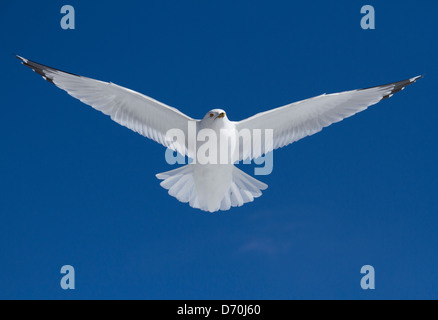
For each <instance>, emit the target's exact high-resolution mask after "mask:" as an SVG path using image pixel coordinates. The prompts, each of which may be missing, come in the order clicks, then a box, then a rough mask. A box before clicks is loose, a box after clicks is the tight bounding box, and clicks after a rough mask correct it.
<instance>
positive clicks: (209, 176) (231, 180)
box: [17, 56, 422, 212]
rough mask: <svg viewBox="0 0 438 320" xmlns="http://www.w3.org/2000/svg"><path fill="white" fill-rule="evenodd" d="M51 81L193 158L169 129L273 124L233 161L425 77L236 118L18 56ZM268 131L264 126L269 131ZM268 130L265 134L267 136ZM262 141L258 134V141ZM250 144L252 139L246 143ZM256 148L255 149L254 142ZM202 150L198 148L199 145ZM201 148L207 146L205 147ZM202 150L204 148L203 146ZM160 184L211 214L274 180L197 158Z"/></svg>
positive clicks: (230, 131) (232, 133) (230, 129)
mask: <svg viewBox="0 0 438 320" xmlns="http://www.w3.org/2000/svg"><path fill="white" fill-rule="evenodd" d="M17 58H18V59H19V60H21V63H22V64H23V65H25V66H26V67H29V68H31V69H32V70H33V71H35V72H36V73H37V74H39V75H41V76H42V77H43V79H44V80H46V81H48V82H50V83H52V84H54V85H56V86H57V87H58V88H60V89H62V90H64V91H66V92H67V93H68V94H69V95H71V96H72V97H74V98H76V99H79V100H80V101H82V102H83V103H85V104H87V105H89V106H91V107H93V108H94V109H96V110H99V111H101V112H102V113H104V114H106V115H108V116H110V117H111V119H112V120H114V121H115V122H117V123H119V124H120V125H122V126H125V127H127V128H129V129H131V130H133V131H135V132H137V133H139V134H141V135H142V136H144V137H146V138H149V139H152V140H154V141H156V142H158V143H160V144H162V145H163V146H165V147H167V148H169V149H171V150H174V151H177V152H178V153H180V154H181V155H183V156H188V157H189V158H193V157H196V155H194V150H193V148H190V147H189V145H188V142H187V141H186V139H185V140H184V141H182V142H181V141H178V140H176V141H175V140H174V139H170V138H169V137H168V136H167V135H166V133H167V132H168V131H169V130H172V129H179V130H181V132H183V133H184V134H185V135H186V136H187V135H188V133H189V132H188V131H189V125H188V123H193V124H194V126H195V129H196V132H199V131H200V130H202V129H211V130H213V131H214V132H221V133H222V132H225V133H226V135H227V136H229V137H232V139H234V140H233V141H234V142H235V141H236V139H238V137H237V138H236V132H239V131H240V130H244V129H246V130H250V131H251V132H254V130H272V141H271V143H262V139H261V140H259V141H258V142H257V143H256V142H254V143H253V144H251V143H243V145H242V147H241V148H238V149H236V150H233V154H234V155H235V157H233V159H234V160H239V161H243V160H244V159H249V160H251V159H257V158H259V157H261V156H263V155H265V154H267V153H269V152H271V151H273V150H275V149H278V148H281V147H284V146H287V145H289V144H291V143H293V142H295V141H298V140H300V139H302V138H304V137H307V136H310V135H313V134H315V133H317V132H319V131H321V130H322V129H323V128H325V127H328V126H329V125H331V124H333V123H336V122H339V121H341V120H343V119H345V118H348V117H350V116H352V115H354V114H356V113H358V112H360V111H363V110H365V109H367V108H368V107H369V106H371V105H374V104H376V103H378V102H380V101H382V100H385V99H387V98H389V97H391V96H392V95H393V94H395V93H397V92H399V91H401V90H403V89H404V88H405V87H406V86H408V85H410V84H412V83H414V82H415V81H417V80H418V79H420V78H422V76H417V77H413V78H410V79H408V80H403V81H399V82H393V83H390V84H386V85H380V86H375V87H370V88H366V89H357V90H351V91H344V92H340V93H333V94H322V95H319V96H316V97H313V98H310V99H306V100H302V101H298V102H294V103H291V104H288V105H285V106H282V107H279V108H276V109H272V110H269V111H266V112H261V113H258V114H256V115H254V116H252V117H249V118H247V119H244V120H242V121H230V120H229V119H228V117H227V115H226V112H225V111H224V110H222V109H213V110H210V111H208V112H207V113H206V115H205V116H204V118H203V119H201V120H197V119H193V118H191V117H189V116H187V115H185V114H184V113H182V112H181V111H179V110H178V109H176V108H173V107H170V106H168V105H165V104H164V103H161V102H159V101H157V100H154V99H152V98H150V97H148V96H146V95H143V94H141V93H138V92H136V91H133V90H130V89H127V88H124V87H122V86H119V85H116V84H114V83H112V82H104V81H100V80H95V79H91V78H87V77H83V76H80V75H76V74H72V73H69V72H65V71H61V70H59V69H55V68H51V67H48V66H45V65H43V64H39V63H37V62H34V61H31V60H28V59H25V58H23V57H20V56H17ZM263 132H265V131H263ZM264 136H266V134H264ZM254 141H255V140H254ZM244 142H245V141H244ZM251 146H252V147H251ZM196 148H198V147H196ZM199 148H200V147H199ZM197 150H198V149H197ZM156 177H157V178H158V179H160V180H163V181H162V182H161V183H160V185H161V186H162V187H163V188H165V189H167V190H168V193H169V195H171V196H173V197H175V198H176V199H178V200H179V201H181V202H183V203H188V204H189V205H190V206H191V207H193V208H197V209H201V210H203V211H207V212H216V211H219V210H221V211H227V210H229V209H230V208H231V207H240V206H242V205H244V204H245V203H248V202H252V201H253V200H254V199H255V198H258V197H260V196H261V195H262V190H265V189H266V188H267V187H268V186H267V185H266V184H265V183H263V182H261V181H259V180H257V179H255V178H253V177H251V176H250V175H248V174H246V173H245V172H243V171H242V170H240V169H238V168H237V167H236V166H235V163H234V162H229V163H225V164H222V163H206V164H205V163H200V162H192V163H189V164H187V165H185V166H182V167H179V168H177V169H174V170H171V171H168V172H164V173H159V174H157V175H156Z"/></svg>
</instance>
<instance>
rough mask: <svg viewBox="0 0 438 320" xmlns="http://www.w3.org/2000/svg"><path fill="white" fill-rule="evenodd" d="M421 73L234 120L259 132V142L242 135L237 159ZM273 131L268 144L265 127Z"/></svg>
mask: <svg viewBox="0 0 438 320" xmlns="http://www.w3.org/2000/svg"><path fill="white" fill-rule="evenodd" d="M421 77H422V76H417V77H414V78H411V79H408V80H404V81H399V82H394V83H390V84H386V85H382V86H376V87H371V88H367V89H358V90H352V91H345V92H340V93H333V94H328V95H327V94H323V95H320V96H317V97H313V98H310V99H307V100H302V101H298V102H295V103H291V104H288V105H285V106H283V107H280V108H276V109H272V110H269V111H266V112H262V113H258V114H256V115H254V116H252V117H250V118H247V119H245V120H242V121H240V122H237V123H236V128H237V129H238V130H242V129H248V130H250V131H252V132H253V130H255V129H260V130H261V131H262V135H261V137H262V139H261V140H260V141H253V142H251V141H246V140H248V139H250V138H249V137H250V136H251V137H252V136H253V135H250V136H249V135H247V136H244V135H242V138H241V139H243V140H241V143H242V146H243V147H242V148H241V149H240V152H239V160H245V159H253V158H258V157H260V156H261V155H263V154H265V153H267V152H270V151H272V150H274V149H277V148H281V147H284V146H286V145H288V144H291V143H293V142H295V141H298V140H300V139H302V138H304V137H307V136H310V135H312V134H315V133H317V132H319V131H321V130H322V129H323V128H325V127H327V126H329V125H331V124H333V123H336V122H339V121H341V120H343V119H345V118H348V117H351V116H352V115H354V114H356V113H358V112H360V111H363V110H365V109H366V108H368V107H369V106H371V105H374V104H376V103H378V102H380V101H381V100H384V99H387V98H389V97H391V96H392V95H393V94H394V93H396V92H399V91H401V90H403V89H404V88H405V87H406V86H407V85H410V84H412V83H414V82H415V81H417V80H418V79H419V78H421ZM266 129H272V130H273V141H272V143H265V130H266Z"/></svg>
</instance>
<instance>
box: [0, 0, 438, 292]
mask: <svg viewBox="0 0 438 320" xmlns="http://www.w3.org/2000/svg"><path fill="white" fill-rule="evenodd" d="M64 4H70V5H73V6H74V8H75V10H76V29H75V30H63V29H61V27H60V24H59V22H60V19H61V17H62V15H61V14H60V9H61V6H62V5H64ZM365 4H371V5H374V8H375V11H376V29H375V30H362V29H361V28H360V19H361V17H362V16H361V14H360V8H361V7H362V6H363V5H365ZM437 10H438V3H436V2H433V1H421V0H420V1H416V2H415V5H414V4H413V3H412V2H408V1H374V2H371V3H370V2H364V1H351V0H349V1H336V3H331V2H328V1H305V2H292V1H269V2H267V1H132V0H126V1H123V2H119V1H88V2H84V1H77V0H73V1H68V2H64V1H56V2H54V1H45V2H43V3H41V2H35V1H27V0H26V1H20V2H19V3H18V2H13V1H2V3H1V4H0V36H1V39H2V46H1V50H0V61H1V62H0V64H1V70H2V73H3V76H2V80H1V83H2V88H3V89H2V91H1V92H2V103H1V110H2V125H1V126H0V146H1V152H2V156H1V157H0V177H1V179H0V210H1V211H0V212H1V213H0V219H1V223H0V298H2V299H16V298H26V299H112V298H120V299H130V298H134V299H319V298H328V299H347V298H348V299H397V298H400V299H408V298H413V299H420V298H425V299H432V298H434V299H437V298H438V257H437V252H438V241H437V231H436V230H437V228H438V194H437V186H438V171H437V161H438V153H437V148H436V142H437V137H438V128H437V126H436V119H437V117H438V108H437V103H436V98H435V97H434V92H435V91H436V86H437V84H438V83H437V71H438V70H437V63H436V57H437V56H438V50H437V49H438V46H437V41H436V39H437V31H438V28H437V21H436V12H437ZM15 54H19V55H22V56H24V57H26V58H29V59H32V60H35V61H38V62H41V63H44V64H47V65H50V66H53V67H57V68H60V69H63V70H67V71H70V72H73V73H76V74H82V75H86V76H89V77H93V78H97V79H100V80H105V81H112V82H115V83H117V84H119V85H122V86H125V87H128V88H131V89H134V90H137V91H139V92H141V93H144V94H147V95H149V96H151V97H153V98H155V99H157V100H160V101H162V102H164V103H166V104H168V105H171V106H174V107H177V108H179V109H180V110H182V111H183V112H185V113H187V114H188V115H190V116H192V117H194V118H201V117H203V115H204V114H205V113H206V111H208V110H210V109H212V108H216V107H219V108H223V109H225V110H226V111H227V114H228V117H229V118H230V119H231V120H241V119H243V118H246V117H248V116H250V115H253V114H254V113H257V112H260V111H265V110H267V109H270V108H274V107H278V106H282V105H285V104H287V103H290V102H294V101H297V100H301V99H305V98H309V97H312V96H315V95H319V94H321V93H325V92H326V93H332V92H339V91H345V90H349V89H356V88H363V87H369V86H374V85H379V84H385V83H388V82H393V81H398V80H403V79H406V78H409V77H412V76H416V75H418V74H424V75H425V78H424V79H422V80H421V81H418V82H417V83H416V84H414V85H412V86H410V87H408V88H407V89H406V90H405V91H403V92H401V93H399V94H397V95H395V96H394V97H392V98H391V99H388V100H385V101H383V102H381V103H379V104H378V105H376V106H374V107H372V108H370V109H369V110H367V111H365V112H363V113H360V114H358V115H356V116H354V117H352V118H349V119H347V120H345V121H343V122H341V123H338V124H335V125H333V126H331V127H329V128H326V129H324V130H323V131H322V132H321V133H319V134H317V135H314V136H311V137H308V138H306V139H303V140H301V141H299V142H297V143H294V144H292V145H290V146H288V147H286V148H283V149H280V150H278V151H276V152H274V170H273V172H272V174H271V175H269V176H265V177H258V178H259V179H260V180H262V181H264V182H266V183H267V184H268V185H269V188H268V189H267V190H266V191H265V192H264V194H263V196H262V197H261V198H259V199H257V200H256V201H255V202H253V203H250V204H247V205H245V206H243V207H241V208H235V209H232V210H230V211H228V212H225V213H219V214H209V213H204V212H201V211H199V210H194V209H192V208H190V207H189V206H188V205H186V204H182V203H179V202H178V201H177V200H176V199H174V198H172V197H170V196H168V195H167V192H166V191H165V190H164V189H163V188H161V187H160V186H159V181H158V180H157V179H156V178H155V174H156V173H159V172H162V171H166V170H170V169H172V167H171V166H169V165H167V164H166V162H165V161H164V151H165V150H164V148H163V147H162V146H161V145H158V144H156V143H154V142H152V141H150V140H147V139H145V138H143V137H141V136H140V135H138V134H136V133H134V132H131V131H130V130H128V129H126V128H124V127H122V126H119V125H117V124H116V123H113V122H112V121H111V120H110V119H109V118H108V117H106V116H104V115H103V114H101V113H99V112H97V111H95V110H93V109H92V108H91V107H88V106H86V105H83V104H82V103H80V102H79V101H77V100H75V99H73V98H71V97H70V96H68V95H67V94H66V93H65V92H63V91H61V90H59V89H58V88H56V87H55V86H53V85H50V84H49V83H47V82H45V81H43V80H42V79H41V77H39V76H37V75H35V74H34V73H32V72H31V71H30V70H29V69H27V68H25V67H23V66H22V65H20V63H19V61H18V60H16V59H15V58H14V55H15ZM242 169H244V170H245V171H247V172H249V173H252V170H253V169H252V167H248V166H244V167H242ZM66 264H69V265H72V266H74V268H75V271H76V289H75V290H71V291H64V290H62V289H61V287H60V285H59V281H60V279H61V276H62V275H61V274H60V269H61V267H62V266H63V265H66ZM366 264H369V265H372V266H374V268H375V270H376V290H374V291H364V290H362V289H361V287H360V279H361V276H362V275H361V274H360V269H361V267H362V266H363V265H366Z"/></svg>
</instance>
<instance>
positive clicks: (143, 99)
mask: <svg viewBox="0 0 438 320" xmlns="http://www.w3.org/2000/svg"><path fill="white" fill-rule="evenodd" d="M17 58H18V59H20V60H21V62H22V64H24V65H25V66H27V67H29V68H31V69H32V70H33V71H35V72H36V73H38V74H39V75H41V76H42V77H43V78H44V79H45V80H46V81H48V82H50V83H53V84H54V85H56V86H57V87H58V88H60V89H62V90H64V91H66V92H67V93H68V94H69V95H71V96H72V97H74V98H76V99H79V100H80V101H82V102H83V103H85V104H87V105H89V106H91V107H93V108H94V109H96V110H99V111H101V112H102V113H104V114H105V115H108V116H110V117H111V119H112V120H114V121H115V122H117V123H119V124H121V125H122V126H125V127H127V128H129V129H131V130H133V131H135V132H137V133H139V134H141V135H143V136H145V137H147V138H149V139H152V140H154V141H156V142H158V143H160V144H162V145H164V146H165V147H169V148H171V149H173V150H175V151H178V152H179V153H181V154H182V155H188V152H187V142H186V143H185V144H184V145H179V144H178V143H176V142H174V141H171V140H169V139H166V133H167V131H168V130H170V129H175V128H177V129H180V130H182V131H183V132H184V133H185V136H186V137H187V130H188V129H187V128H188V122H189V121H197V120H194V119H192V118H190V117H189V116H187V115H185V114H183V113H182V112H180V111H179V110H178V109H175V108H173V107H170V106H167V105H165V104H164V103H161V102H159V101H157V100H154V99H152V98H150V97H148V96H145V95H143V94H140V93H138V92H136V91H133V90H130V89H127V88H124V87H121V86H119V85H116V84H114V83H111V82H103V81H100V80H95V79H91V78H87V77H83V76H79V75H75V74H72V73H69V72H65V71H61V70H58V69H55V68H51V67H48V66H45V65H42V64H39V63H37V62H34V61H31V60H28V59H25V58H23V57H20V56H17ZM186 141H187V139H186Z"/></svg>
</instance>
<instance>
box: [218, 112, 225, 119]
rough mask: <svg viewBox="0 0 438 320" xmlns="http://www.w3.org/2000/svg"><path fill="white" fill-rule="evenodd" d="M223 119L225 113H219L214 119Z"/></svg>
mask: <svg viewBox="0 0 438 320" xmlns="http://www.w3.org/2000/svg"><path fill="white" fill-rule="evenodd" d="M223 117H225V112H221V113H220V114H219V115H218V116H217V117H216V119H217V118H223Z"/></svg>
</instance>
